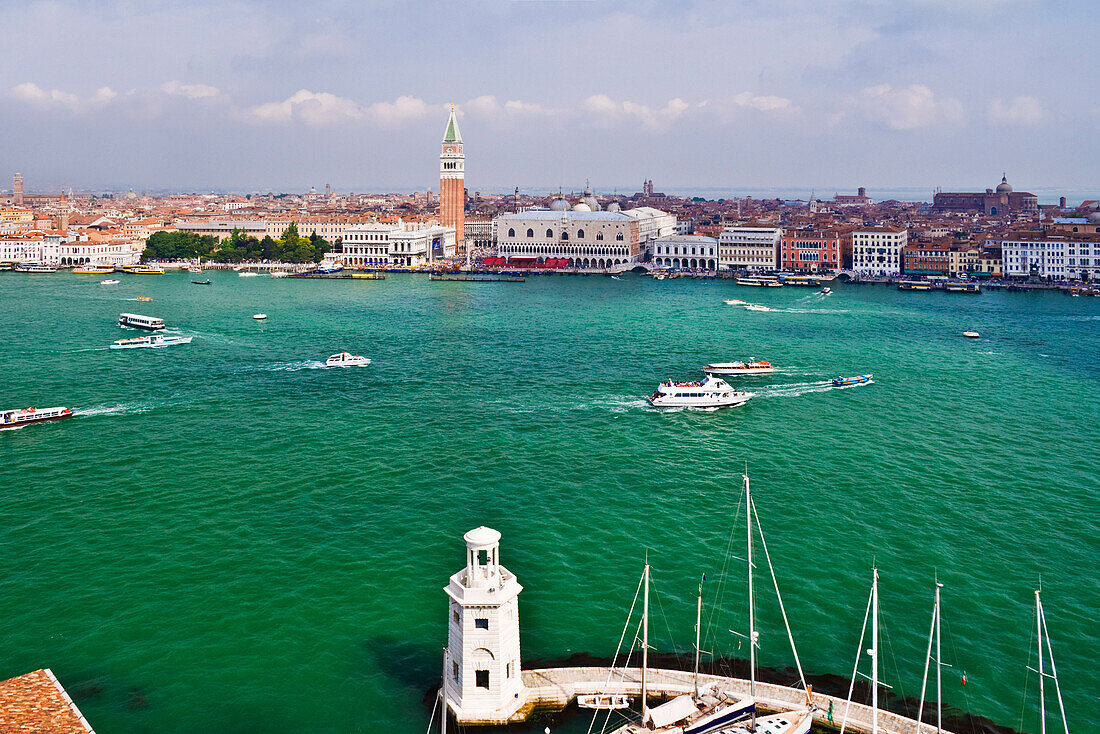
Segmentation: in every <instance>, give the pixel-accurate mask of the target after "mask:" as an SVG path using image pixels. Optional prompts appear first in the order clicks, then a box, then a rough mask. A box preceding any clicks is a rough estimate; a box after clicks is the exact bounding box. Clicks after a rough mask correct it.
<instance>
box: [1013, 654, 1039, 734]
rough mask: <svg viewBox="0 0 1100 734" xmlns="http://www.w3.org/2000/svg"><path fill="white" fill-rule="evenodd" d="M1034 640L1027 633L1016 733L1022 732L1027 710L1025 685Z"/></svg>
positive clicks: (1027, 678)
mask: <svg viewBox="0 0 1100 734" xmlns="http://www.w3.org/2000/svg"><path fill="white" fill-rule="evenodd" d="M1034 639H1035V638H1034V637H1032V636H1031V634H1030V633H1028V636H1027V665H1025V666H1024V695H1023V698H1021V699H1020V725H1019V726H1018V727H1016V730H1017V731H1023V730H1024V712H1025V711H1026V710H1027V684H1028V681H1029V680H1030V679H1031V676H1029V675H1028V674H1027V673H1028V671H1029V670H1031V643H1032V641H1033V640H1034Z"/></svg>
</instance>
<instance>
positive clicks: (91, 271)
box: [73, 265, 115, 275]
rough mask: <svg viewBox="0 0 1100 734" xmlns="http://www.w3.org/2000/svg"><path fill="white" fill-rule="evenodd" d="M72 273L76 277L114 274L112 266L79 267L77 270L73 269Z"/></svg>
mask: <svg viewBox="0 0 1100 734" xmlns="http://www.w3.org/2000/svg"><path fill="white" fill-rule="evenodd" d="M73 272H74V273H76V274H78V275H103V274H104V273H113V272H115V266H114V265H81V266H80V267H79V268H73Z"/></svg>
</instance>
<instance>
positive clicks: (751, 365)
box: [703, 359, 775, 375]
mask: <svg viewBox="0 0 1100 734" xmlns="http://www.w3.org/2000/svg"><path fill="white" fill-rule="evenodd" d="M703 372H706V373H707V374H708V375H766V374H768V373H769V372H775V368H774V367H772V363H771V362H757V361H756V360H755V359H750V360H749V361H748V362H741V361H738V362H712V363H711V364H708V365H706V366H705V367H703Z"/></svg>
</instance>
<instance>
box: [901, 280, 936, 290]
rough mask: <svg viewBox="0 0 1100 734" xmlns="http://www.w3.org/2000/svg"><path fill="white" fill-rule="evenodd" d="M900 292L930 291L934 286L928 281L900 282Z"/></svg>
mask: <svg viewBox="0 0 1100 734" xmlns="http://www.w3.org/2000/svg"><path fill="white" fill-rule="evenodd" d="M898 290H899V291H930V290H932V284H931V283H929V282H928V281H927V280H899V281H898Z"/></svg>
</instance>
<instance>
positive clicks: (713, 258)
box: [653, 234, 718, 270]
mask: <svg viewBox="0 0 1100 734" xmlns="http://www.w3.org/2000/svg"><path fill="white" fill-rule="evenodd" d="M653 264H654V265H655V266H656V267H659V268H672V269H673V270H680V269H683V270H717V269H718V240H716V239H714V238H713V237H704V236H702V235H693V234H682V235H673V236H671V237H660V238H658V239H656V240H654V241H653Z"/></svg>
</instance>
